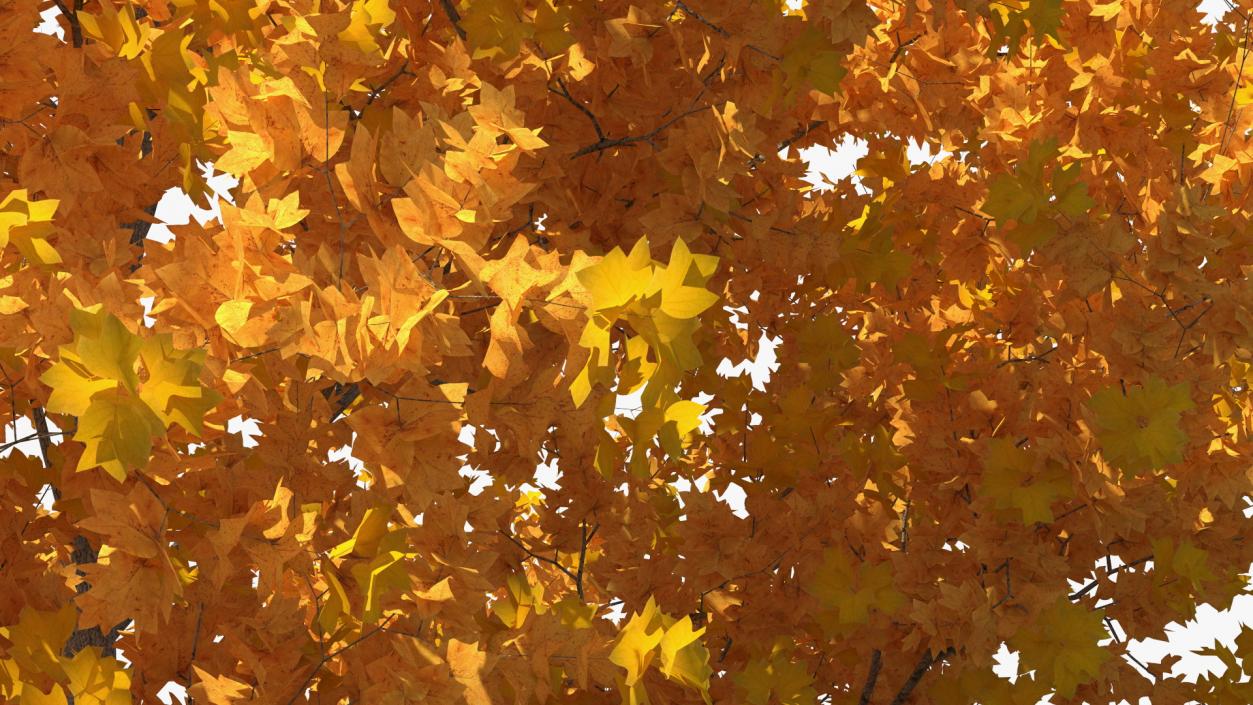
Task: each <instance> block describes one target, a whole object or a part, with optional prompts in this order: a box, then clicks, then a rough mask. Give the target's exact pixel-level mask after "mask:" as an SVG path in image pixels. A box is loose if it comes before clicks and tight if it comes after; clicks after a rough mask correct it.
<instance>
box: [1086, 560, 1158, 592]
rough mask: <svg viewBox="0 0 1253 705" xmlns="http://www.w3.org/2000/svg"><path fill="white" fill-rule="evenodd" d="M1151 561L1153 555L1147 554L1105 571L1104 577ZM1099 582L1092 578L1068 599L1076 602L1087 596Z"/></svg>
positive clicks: (1099, 580)
mask: <svg viewBox="0 0 1253 705" xmlns="http://www.w3.org/2000/svg"><path fill="white" fill-rule="evenodd" d="M1151 560H1153V554H1152V553H1150V554H1149V555H1147V556H1144V557H1143V558H1137V559H1135V560H1134V561H1131V562H1130V563H1123V564H1122V565H1120V566H1118V567H1117V568H1115V569H1113V570H1107V571H1105V577H1107V578H1108V577H1110V576H1113V575H1118V574H1119V573H1121V572H1122V571H1124V570H1127V569H1128V568H1134V567H1136V566H1138V565H1142V564H1144V563H1148V562H1149V561H1151ZM1100 582H1101V579H1100V578H1099V577H1098V578H1094V579H1092V580H1091V581H1089V582H1088V584H1087V585H1084V586H1083V587H1081V588H1079V589H1078V590H1077V591H1075V592H1072V593H1071V594H1070V599H1071V600H1078V599H1079V598H1081V597H1083V596H1084V595H1086V594H1088V593H1089V592H1092V591H1093V590H1094V589H1096V586H1097V585H1098V584H1099V583H1100Z"/></svg>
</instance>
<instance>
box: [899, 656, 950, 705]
mask: <svg viewBox="0 0 1253 705" xmlns="http://www.w3.org/2000/svg"><path fill="white" fill-rule="evenodd" d="M951 653H954V649H953V647H951V646H950V647H948V648H947V649H945V650H944V651H941V652H940V654H939V656H932V655H931V650H930V649H928V650H927V651H926V652H925V653H923V655H922V658H920V659H918V664H917V665H915V666H914V670H913V672H912V673H910V674H909V678H908V679H907V680H906V681H905V684H904V685H902V686H901V689H900V691H898V692H897V693H896V697H894V698H892V705H904V704H905V703H906V702H908V701H909V696H910V695H911V694H912V693H913V692H914V688H917V687H918V682H919V681H921V680H922V677H923V676H925V675H927V671H929V670H931V667H932V666H933V665H935V663H936V662H937V661H942V660H944V658H945V657H947V656H948V655H949V654H951Z"/></svg>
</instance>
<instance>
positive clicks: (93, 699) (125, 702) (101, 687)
mask: <svg viewBox="0 0 1253 705" xmlns="http://www.w3.org/2000/svg"><path fill="white" fill-rule="evenodd" d="M65 672H66V674H68V675H69V677H70V682H69V688H68V689H69V692H70V694H72V695H73V696H74V705H79V704H80V703H81V705H130V703H131V678H130V673H129V672H128V671H127V670H126V668H125V667H124V666H123V665H122V663H121V662H120V661H118V660H117V659H115V658H113V657H111V656H103V655H102V654H101V652H100V649H99V648H98V647H95V646H89V647H87V648H85V649H83V650H82V651H79V652H78V653H77V654H75V655H74V658H72V659H69V660H68V663H66V664H65Z"/></svg>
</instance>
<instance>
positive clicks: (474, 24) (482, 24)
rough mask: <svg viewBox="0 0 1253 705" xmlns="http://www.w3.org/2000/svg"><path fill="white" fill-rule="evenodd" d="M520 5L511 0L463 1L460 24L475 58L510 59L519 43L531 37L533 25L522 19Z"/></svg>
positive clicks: (518, 47)
mask: <svg viewBox="0 0 1253 705" xmlns="http://www.w3.org/2000/svg"><path fill="white" fill-rule="evenodd" d="M522 10H523V8H522V5H520V4H519V3H517V2H515V1H514V0H474V2H470V3H467V4H466V8H465V11H464V14H463V15H462V21H461V26H462V28H463V29H464V30H465V33H466V41H467V42H469V44H470V46H472V47H474V58H476V59H480V58H494V57H499V58H501V59H511V58H513V57H515V56H517V55H518V51H519V49H521V46H522V42H523V41H525V40H526V39H529V38H531V36H532V35H533V34H534V32H535V28H534V26H533V25H532V24H531V23H529V22H526V21H525V18H524V17H523V15H522Z"/></svg>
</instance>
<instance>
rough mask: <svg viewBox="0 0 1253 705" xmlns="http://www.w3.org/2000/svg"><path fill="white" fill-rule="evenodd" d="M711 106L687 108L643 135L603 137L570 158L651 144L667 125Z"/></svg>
mask: <svg viewBox="0 0 1253 705" xmlns="http://www.w3.org/2000/svg"><path fill="white" fill-rule="evenodd" d="M709 107H711V106H708V105H702V106H699V107H696V108H692V109H691V110H686V111H684V112H682V113H679V114H678V115H675V116H674V117H672V118H670V119H669V120H666V121H665V122H663V123H661V124H660V125H658V126H657V127H654V128H653V129H652V130H649V131H648V132H645V133H644V134H642V135H631V136H629V137H618V138H615V139H604V138H601V139H599V140H597V141H596V142H594V143H593V144H589V145H587V146H586V147H583V148H581V149H579V151H577V152H575V153H574V154H573V155H571V157H570V159H572V160H573V159H578V158H579V157H585V156H587V155H589V154H595V153H596V152H603V151H605V150H606V149H613V148H614V147H628V146H631V145H635V144H639V143H640V142H648V143H650V144H651V143H652V141H653V139H654V138H655V137H657V135H659V134H661V132H662V131H663V130H665V129H666V128H667V127H670V126H671V125H673V124H674V123H676V122H678V121H679V120H682V119H683V118H685V117H688V116H689V115H695V114H696V113H699V112H701V111H702V110H705V109H706V108H709Z"/></svg>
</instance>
